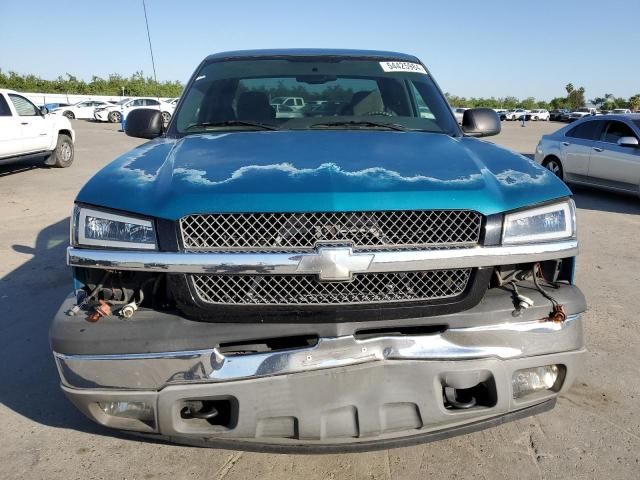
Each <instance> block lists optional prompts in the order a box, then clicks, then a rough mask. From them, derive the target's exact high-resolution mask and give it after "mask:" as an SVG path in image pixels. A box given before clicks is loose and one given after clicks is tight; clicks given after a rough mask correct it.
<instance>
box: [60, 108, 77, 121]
mask: <svg viewBox="0 0 640 480" xmlns="http://www.w3.org/2000/svg"><path fill="white" fill-rule="evenodd" d="M62 115H64V116H65V117H67V118H68V119H69V120H74V119H75V118H76V116H75V114H74V113H73V112H72V111H70V110H66V111H65V112H64V113H63V114H62Z"/></svg>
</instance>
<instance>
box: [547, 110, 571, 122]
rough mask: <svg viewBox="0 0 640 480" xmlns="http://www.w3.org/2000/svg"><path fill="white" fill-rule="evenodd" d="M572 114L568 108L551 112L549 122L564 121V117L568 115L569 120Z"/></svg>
mask: <svg viewBox="0 0 640 480" xmlns="http://www.w3.org/2000/svg"><path fill="white" fill-rule="evenodd" d="M569 114H571V112H570V111H569V110H568V109H566V108H559V109H555V110H551V111H550V112H549V120H553V121H555V122H561V121H563V115H567V118H568V116H569Z"/></svg>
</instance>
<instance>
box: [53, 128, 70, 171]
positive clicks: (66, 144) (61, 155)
mask: <svg viewBox="0 0 640 480" xmlns="http://www.w3.org/2000/svg"><path fill="white" fill-rule="evenodd" d="M51 156H52V157H53V158H50V159H49V161H48V162H47V163H49V164H50V165H53V166H54V167H58V168H67V167H68V166H70V165H71V164H72V163H73V142H72V141H71V137H69V136H68V135H63V134H60V135H58V143H57V145H56V149H55V150H54V151H53V153H52V154H51Z"/></svg>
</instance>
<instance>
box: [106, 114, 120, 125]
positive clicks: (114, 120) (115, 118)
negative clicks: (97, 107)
mask: <svg viewBox="0 0 640 480" xmlns="http://www.w3.org/2000/svg"><path fill="white" fill-rule="evenodd" d="M108 118H109V121H110V122H111V123H120V122H121V121H122V114H121V113H120V112H117V111H115V112H109V117H108Z"/></svg>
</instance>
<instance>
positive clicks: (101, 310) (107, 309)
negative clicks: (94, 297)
mask: <svg viewBox="0 0 640 480" xmlns="http://www.w3.org/2000/svg"><path fill="white" fill-rule="evenodd" d="M99 303H100V305H98V306H97V307H96V309H95V311H94V312H93V313H92V314H91V315H89V316H88V317H87V322H91V323H95V322H97V321H98V320H100V319H101V318H102V317H108V316H109V315H111V306H110V305H109V304H108V303H107V302H105V301H104V300H100V301H99Z"/></svg>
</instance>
